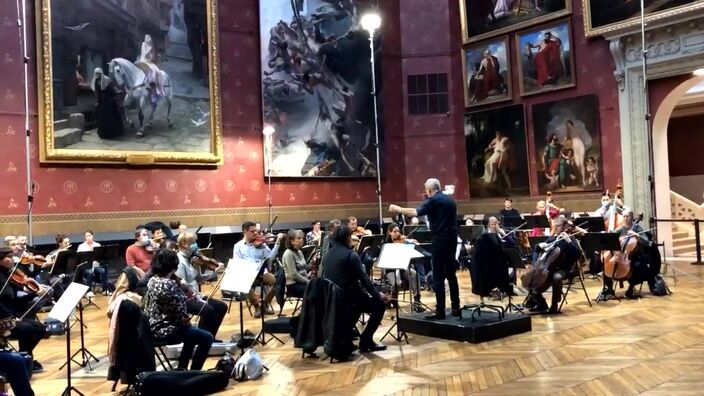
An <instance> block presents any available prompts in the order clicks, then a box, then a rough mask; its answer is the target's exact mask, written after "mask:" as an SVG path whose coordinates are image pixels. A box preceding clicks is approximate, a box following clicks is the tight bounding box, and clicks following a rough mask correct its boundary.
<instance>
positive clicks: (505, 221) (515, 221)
mask: <svg viewBox="0 0 704 396" xmlns="http://www.w3.org/2000/svg"><path fill="white" fill-rule="evenodd" d="M524 222H525V220H523V218H522V217H521V216H505V217H502V218H501V225H502V226H504V227H506V228H512V229H513V228H520V227H521V226H523V223H524Z"/></svg>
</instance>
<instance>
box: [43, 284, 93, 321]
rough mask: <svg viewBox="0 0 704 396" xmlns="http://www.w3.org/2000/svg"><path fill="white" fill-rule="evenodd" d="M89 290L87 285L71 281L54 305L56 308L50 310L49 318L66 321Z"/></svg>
mask: <svg viewBox="0 0 704 396" xmlns="http://www.w3.org/2000/svg"><path fill="white" fill-rule="evenodd" d="M87 291H88V286H87V285H82V284H80V283H76V282H71V284H70V285H68V288H66V290H65V291H64V294H62V295H61V298H60V299H59V301H57V302H56V305H54V308H52V309H51V311H50V312H49V319H54V320H56V321H59V322H65V321H66V320H67V319H68V317H69V316H71V313H72V312H73V310H74V309H76V305H78V303H79V302H80V301H81V298H83V295H85V294H86V292H87Z"/></svg>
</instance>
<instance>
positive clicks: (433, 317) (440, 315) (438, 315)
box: [425, 312, 445, 320]
mask: <svg viewBox="0 0 704 396" xmlns="http://www.w3.org/2000/svg"><path fill="white" fill-rule="evenodd" d="M425 318H426V319H428V320H444V319H445V312H435V313H434V314H432V315H428V316H426V317H425Z"/></svg>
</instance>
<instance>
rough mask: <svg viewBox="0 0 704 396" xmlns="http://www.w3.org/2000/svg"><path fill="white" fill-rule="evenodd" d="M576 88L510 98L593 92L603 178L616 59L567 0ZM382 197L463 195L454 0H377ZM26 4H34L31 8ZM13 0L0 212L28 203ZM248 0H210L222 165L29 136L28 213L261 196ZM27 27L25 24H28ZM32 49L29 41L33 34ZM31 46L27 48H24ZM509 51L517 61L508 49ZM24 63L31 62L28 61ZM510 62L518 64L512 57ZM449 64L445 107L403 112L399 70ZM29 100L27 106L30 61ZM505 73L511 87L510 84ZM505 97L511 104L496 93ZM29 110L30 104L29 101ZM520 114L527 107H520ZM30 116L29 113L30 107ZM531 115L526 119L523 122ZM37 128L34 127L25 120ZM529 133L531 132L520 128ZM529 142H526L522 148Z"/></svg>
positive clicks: (347, 189)
mask: <svg viewBox="0 0 704 396" xmlns="http://www.w3.org/2000/svg"><path fill="white" fill-rule="evenodd" d="M573 2H574V9H575V15H574V17H573V29H574V37H575V43H576V51H575V52H576V56H577V59H576V60H577V62H576V64H577V74H578V75H577V84H578V87H577V88H574V89H568V90H564V91H560V92H557V93H553V94H545V95H538V96H532V97H529V98H526V99H525V100H522V99H521V98H518V99H516V102H518V101H521V100H522V102H523V103H525V104H526V106H527V107H528V106H530V105H531V104H532V103H538V102H542V101H549V100H558V99H561V98H567V97H571V96H578V95H584V94H590V93H596V94H598V95H599V103H600V109H601V133H602V144H603V145H604V147H607V148H611V150H613V152H612V153H613V154H609V155H605V164H604V176H605V179H606V184H607V186H608V185H615V184H616V182H617V181H618V180H619V179H620V178H621V168H620V161H621V159H620V142H619V132H618V131H619V125H618V100H617V97H618V95H617V91H616V89H617V88H616V82H615V80H614V79H613V77H612V70H613V64H612V60H611V55H610V54H609V50H608V44H607V42H606V41H604V40H603V39H597V40H589V41H587V40H586V39H585V38H584V37H583V34H582V19H581V9H580V8H581V1H580V0H573ZM380 3H381V4H382V7H383V13H384V17H385V24H384V28H383V29H384V31H383V34H384V43H383V45H384V59H383V61H384V70H383V73H384V77H383V78H384V98H383V101H384V123H385V127H386V142H385V144H386V152H385V155H386V175H387V177H386V178H385V180H384V183H383V184H384V186H383V191H384V198H385V201H406V200H409V201H416V200H419V199H420V190H421V189H422V183H423V181H424V180H425V178H427V177H431V176H434V177H439V178H440V179H441V181H442V182H443V183H444V184H450V183H453V184H456V185H457V196H458V198H461V199H464V198H467V197H468V194H469V191H468V184H467V173H466V165H465V162H466V161H465V152H464V136H463V128H462V115H463V112H464V103H463V96H462V70H461V60H460V41H461V40H460V19H459V6H458V2H457V0H443V1H439V0H438V1H429V0H389V1H387V0H384V1H381V2H380ZM30 8H31V7H30ZM15 18H16V8H15V1H14V0H0V35H1V36H0V37H3V40H1V41H0V136H2V143H3V144H1V145H0V173H2V174H3V175H4V176H5V177H4V183H3V187H4V188H2V189H1V190H0V215H21V214H23V213H24V212H25V210H26V204H25V198H26V195H25V192H24V182H25V173H24V172H25V171H24V136H23V133H22V131H23V117H22V115H21V112H22V69H21V53H20V45H19V43H18V40H16V39H15V37H18V34H17V28H16V26H15V22H14V21H15ZM258 20H259V16H258V2H257V0H238V1H232V0H230V1H220V2H219V32H220V53H221V59H220V65H221V70H222V77H221V84H222V87H221V90H222V106H223V109H222V110H223V134H224V151H225V164H224V165H223V166H220V167H218V168H217V169H199V168H191V169H183V168H178V169H177V168H168V167H161V168H157V169H145V168H119V167H102V166H101V167H97V166H96V167H93V168H84V167H83V166H58V167H49V166H40V165H39V162H38V158H37V146H36V143H37V137H36V136H37V135H36V133H35V134H34V135H33V146H32V147H33V149H32V171H33V174H34V177H33V179H34V180H35V182H36V184H37V187H38V188H37V191H36V194H35V195H36V200H35V213H37V214H55V213H77V212H115V211H145V210H151V209H160V210H164V209H185V208H192V209H203V208H243V207H253V206H254V207H263V206H266V182H265V179H264V174H263V165H262V157H263V156H262V143H261V132H260V129H259V128H260V124H261V110H260V109H261V100H260V86H259V65H258V59H259V54H258V51H259V35H258ZM28 30H29V31H30V32H33V31H34V30H33V28H31V27H30V29H28ZM30 45H31V46H30V48H32V50H33V49H34V47H33V43H30ZM33 53H34V52H33V51H32V54H33ZM514 62H515V60H514ZM31 70H34V66H33V65H32V67H31ZM514 70H515V66H514ZM443 72H447V73H449V82H450V86H451V87H452V92H451V95H452V101H451V109H450V113H449V114H447V115H438V116H424V117H411V116H408V115H407V114H406V111H405V99H404V96H405V95H401V93H405V89H406V88H405V76H406V75H408V74H423V73H443ZM514 79H515V77H514ZM30 80H31V81H32V86H31V87H30V91H31V92H32V108H33V109H36V99H35V96H34V93H35V91H36V85H35V83H34V80H35V73H34V72H33V71H31V75H30ZM516 82H517V81H514V87H516V86H517V84H516ZM505 104H508V103H505ZM33 113H35V111H34V110H33ZM527 114H530V113H529V112H527ZM33 120H34V121H35V120H36V117H34V118H33ZM530 123H531V120H530V119H528V125H530ZM33 128H34V129H35V130H36V127H35V126H33ZM529 133H532V131H529ZM532 151H533V148H532V147H529V152H532ZM375 187H376V183H375V182H374V181H367V180H342V181H332V180H297V181H276V182H275V183H274V186H273V190H274V193H273V200H274V204H275V205H322V204H337V203H339V204H343V203H373V202H375V199H376V196H375Z"/></svg>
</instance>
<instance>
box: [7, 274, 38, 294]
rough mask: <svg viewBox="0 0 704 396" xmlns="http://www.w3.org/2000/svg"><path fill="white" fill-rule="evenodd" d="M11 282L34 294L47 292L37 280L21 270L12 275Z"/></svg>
mask: <svg viewBox="0 0 704 396" xmlns="http://www.w3.org/2000/svg"><path fill="white" fill-rule="evenodd" d="M10 280H11V281H12V283H14V284H16V285H17V286H22V287H24V288H26V289H27V290H29V291H30V292H32V293H34V294H44V292H45V289H43V288H42V287H41V286H40V285H39V283H38V282H37V281H36V280H34V279H32V278H30V277H28V276H27V274H25V273H24V272H22V270H20V269H17V270H15V272H13V273H12V275H11V276H10Z"/></svg>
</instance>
